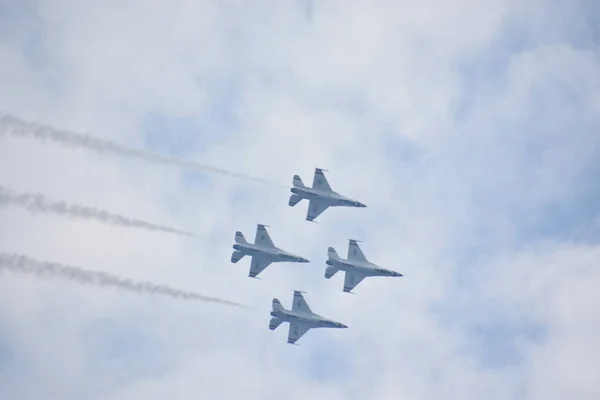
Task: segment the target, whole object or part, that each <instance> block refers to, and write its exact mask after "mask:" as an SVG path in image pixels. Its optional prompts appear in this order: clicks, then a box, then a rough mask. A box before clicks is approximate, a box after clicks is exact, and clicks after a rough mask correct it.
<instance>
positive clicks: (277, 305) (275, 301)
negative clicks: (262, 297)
mask: <svg viewBox="0 0 600 400" xmlns="http://www.w3.org/2000/svg"><path fill="white" fill-rule="evenodd" d="M273 310H275V311H284V308H283V306H282V305H281V302H280V301H279V299H273Z"/></svg>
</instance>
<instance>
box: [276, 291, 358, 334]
mask: <svg viewBox="0 0 600 400" xmlns="http://www.w3.org/2000/svg"><path fill="white" fill-rule="evenodd" d="M271 316H272V317H273V318H271V322H269V329H270V330H272V331H273V330H275V329H277V327H278V326H279V325H281V323H282V322H289V323H290V330H289V333H288V341H287V342H288V343H289V344H295V343H296V341H297V340H298V339H300V338H301V337H302V335H304V334H305V333H306V332H308V331H309V330H310V329H313V328H347V327H348V326H347V325H344V324H342V323H341V322H336V321H333V320H330V319H327V318H323V317H321V316H320V315H317V314H315V313H313V312H312V311H311V309H310V307H309V306H308V304H306V300H304V296H302V292H300V291H298V290H294V300H293V303H292V309H291V310H286V309H285V308H283V306H282V305H281V302H280V301H279V300H278V299H273V311H271Z"/></svg>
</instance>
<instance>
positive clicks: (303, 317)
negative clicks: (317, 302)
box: [271, 310, 347, 328]
mask: <svg viewBox="0 0 600 400" xmlns="http://www.w3.org/2000/svg"><path fill="white" fill-rule="evenodd" d="M271 316H272V317H274V318H279V319H280V320H282V321H284V322H289V323H293V324H298V325H305V326H310V327H311V328H346V327H347V326H346V325H344V324H342V323H340V322H336V321H332V320H330V319H327V318H323V317H321V316H320V315H317V314H306V313H296V312H293V311H290V310H284V311H280V310H273V311H271Z"/></svg>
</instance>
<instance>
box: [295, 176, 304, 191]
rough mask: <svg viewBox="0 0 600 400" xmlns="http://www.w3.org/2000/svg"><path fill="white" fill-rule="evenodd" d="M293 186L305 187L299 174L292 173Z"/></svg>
mask: <svg viewBox="0 0 600 400" xmlns="http://www.w3.org/2000/svg"><path fill="white" fill-rule="evenodd" d="M294 186H296V187H301V188H303V187H306V186H305V185H304V182H302V179H301V178H300V176H299V175H294Z"/></svg>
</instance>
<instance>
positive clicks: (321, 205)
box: [306, 199, 329, 221]
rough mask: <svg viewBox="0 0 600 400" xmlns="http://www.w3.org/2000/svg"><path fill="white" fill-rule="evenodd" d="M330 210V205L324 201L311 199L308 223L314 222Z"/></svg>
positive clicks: (307, 217)
mask: <svg viewBox="0 0 600 400" xmlns="http://www.w3.org/2000/svg"><path fill="white" fill-rule="evenodd" d="M328 208H329V204H327V203H326V202H324V201H323V200H318V199H311V200H310V201H309V202H308V212H307V213H306V219H307V220H308V221H313V220H314V219H315V218H317V217H318V216H319V215H321V214H322V213H323V211H325V210H327V209H328Z"/></svg>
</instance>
